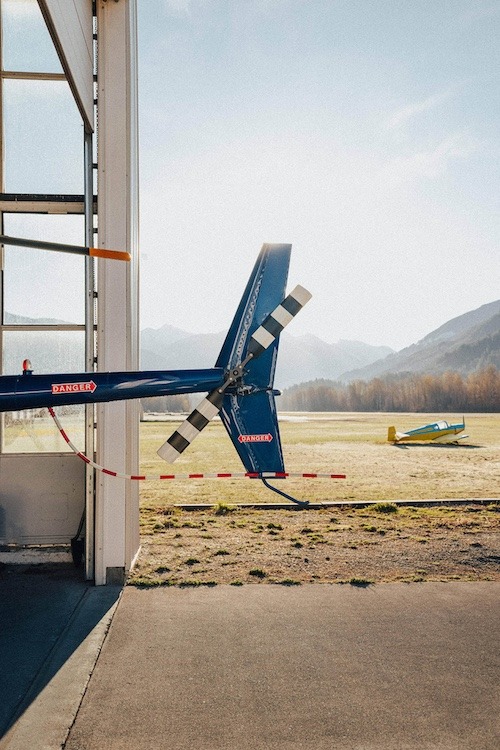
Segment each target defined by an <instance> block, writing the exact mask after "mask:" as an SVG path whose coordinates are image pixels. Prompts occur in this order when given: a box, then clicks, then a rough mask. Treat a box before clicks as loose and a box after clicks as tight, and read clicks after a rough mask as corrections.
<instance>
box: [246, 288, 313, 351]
mask: <svg viewBox="0 0 500 750" xmlns="http://www.w3.org/2000/svg"><path fill="white" fill-rule="evenodd" d="M311 297H312V294H311V293H310V292H308V291H307V289H304V287H303V286H300V285H298V286H296V287H295V289H293V290H292V291H291V292H290V294H289V295H288V296H287V297H285V299H284V300H283V302H281V303H280V304H279V305H278V307H276V308H275V309H274V310H273V311H272V313H270V314H269V315H268V316H267V318H266V319H265V320H264V322H263V323H262V325H260V326H259V328H257V330H256V331H254V332H253V334H252V335H251V337H250V342H249V344H248V354H250V355H252V357H253V358H255V357H258V356H259V355H260V354H262V352H264V351H265V350H266V349H267V348H268V347H269V346H271V344H272V343H273V341H274V340H275V339H276V338H277V337H278V336H279V335H280V333H281V331H282V330H283V328H285V326H287V325H288V324H289V323H290V321H291V320H293V318H294V317H295V316H296V315H297V313H298V312H300V310H302V308H303V307H304V305H305V304H306V303H307V302H309V300H310V299H311Z"/></svg>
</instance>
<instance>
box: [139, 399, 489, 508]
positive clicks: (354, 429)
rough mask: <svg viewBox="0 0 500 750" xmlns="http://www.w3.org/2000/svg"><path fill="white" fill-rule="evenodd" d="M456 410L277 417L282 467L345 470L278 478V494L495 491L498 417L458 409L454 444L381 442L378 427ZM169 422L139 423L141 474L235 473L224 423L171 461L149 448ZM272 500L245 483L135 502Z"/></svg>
mask: <svg viewBox="0 0 500 750" xmlns="http://www.w3.org/2000/svg"><path fill="white" fill-rule="evenodd" d="M461 416H462V415H456V414H450V415H446V414H439V415H436V414H399V413H398V414H387V413H350V412H349V413H347V412H339V413H333V414H328V413H316V414H293V415H283V419H282V421H281V423H280V430H281V436H282V442H283V450H284V455H285V465H286V469H287V471H289V472H291V473H293V472H298V473H302V472H318V473H322V472H326V473H335V474H337V473H340V474H346V477H347V478H346V479H344V480H329V479H314V480H307V479H287V480H281V481H278V482H276V485H277V486H278V487H280V488H282V489H283V490H284V491H285V492H287V493H288V494H291V495H293V496H295V497H297V498H299V499H300V500H310V501H314V502H325V501H337V500H350V501H355V500H360V501H374V502H378V501H393V500H412V499H434V498H435V499H453V498H498V497H500V416H499V415H498V414H467V415H465V420H466V433H467V434H468V435H469V438H468V439H466V440H464V441H463V442H461V443H459V445H457V446H455V445H422V444H418V445H416V444H415V445H407V446H404V445H399V446H394V445H392V444H390V443H388V442H387V428H388V427H389V425H392V424H394V425H396V427H397V428H398V429H403V430H405V429H412V428H414V427H418V426H419V425H422V424H426V423H427V422H432V421H434V420H435V419H436V418H437V417H439V418H442V419H448V420H449V421H457V420H458V419H459V418H460V417H461ZM177 424H178V422H175V421H174V422H166V423H165V422H143V423H141V467H140V470H141V473H146V474H148V475H153V476H154V475H158V476H159V475H160V474H161V473H166V472H167V471H168V472H170V471H171V472H172V473H176V474H185V473H202V472H204V473H209V472H220V471H227V472H241V471H242V470H243V469H242V466H241V463H240V461H239V458H238V456H237V454H236V451H235V450H234V448H233V446H232V444H231V441H230V440H229V438H228V436H227V435H226V432H225V429H224V427H223V426H222V424H221V423H220V422H218V421H216V422H213V423H212V424H210V425H209V426H208V427H207V428H206V430H205V431H204V432H203V433H202V434H201V435H200V436H199V437H198V438H197V439H196V440H195V441H194V443H193V444H192V445H191V446H190V448H189V449H188V450H187V451H186V452H185V453H184V454H183V455H182V456H181V458H180V459H179V460H178V461H177V462H176V464H175V465H174V467H169V468H167V465H166V464H165V463H164V462H163V461H162V460H161V459H159V458H158V456H157V455H156V450H157V449H158V448H159V446H160V445H161V444H162V443H163V441H164V440H165V439H166V438H167V437H168V436H169V435H170V434H171V432H172V431H173V430H174V429H175V427H176V426H177ZM277 500H278V496H277V495H275V494H274V493H272V492H270V491H269V490H266V488H265V487H263V486H262V484H261V482H259V481H256V480H248V479H221V480H210V479H208V480H179V481H173V482H170V481H165V480H164V481H148V482H145V483H143V485H142V486H141V503H142V505H143V506H144V507H147V506H161V505H165V506H168V505H174V504H182V503H219V502H222V503H229V504H234V503H238V502H241V503H253V502H258V503H265V502H276V501H277Z"/></svg>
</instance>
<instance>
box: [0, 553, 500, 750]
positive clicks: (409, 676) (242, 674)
mask: <svg viewBox="0 0 500 750" xmlns="http://www.w3.org/2000/svg"><path fill="white" fill-rule="evenodd" d="M42 567H43V566H42ZM42 567H40V568H39V569H38V570H35V569H31V570H26V571H25V572H20V571H11V570H9V569H6V568H3V569H2V570H1V571H0V572H1V575H0V592H1V598H0V618H1V619H0V622H1V623H2V627H1V634H0V645H1V647H2V649H1V658H0V669H1V673H2V678H3V679H2V681H1V686H2V687H1V692H0V699H1V700H0V704H1V711H2V713H1V722H2V724H1V728H2V734H3V739H2V740H0V748H2V750H7V749H8V750H21V749H22V750H26V748H28V747H29V748H30V750H59V749H60V748H62V747H64V748H65V750H120V749H127V750H128V749H129V748H130V750H143V749H144V750H146V749H147V750H165V749H166V748H168V750H183V749H184V748H186V750H187V748H189V750H196V749H198V748H199V749H200V750H201V749H203V750H226V748H227V749H228V750H229V748H231V749H232V750H233V749H234V748H238V750H257V749H261V748H262V749H264V748H266V750H275V749H276V750H278V749H279V750H297V749H298V748H307V749H309V748H311V750H313V749H314V750H326V749H327V748H328V750H347V749H349V750H417V749H418V750H498V748H499V747H500V712H499V711H498V706H499V705H500V650H499V649H498V645H497V639H498V631H499V626H500V583H493V582H492V583H488V582H485V583H459V582H457V583H424V584H385V585H377V586H371V587H368V588H356V587H353V586H340V585H304V586H300V587H299V586H297V587H293V588H292V587H290V588H287V587H282V586H272V585H268V584H264V585H261V584H256V585H251V586H243V587H240V588H237V587H232V586H217V587H214V588H211V589H207V588H196V589H176V588H172V589H154V590H139V589H135V588H132V587H130V588H126V589H125V590H124V591H123V592H121V590H120V589H119V588H113V589H110V588H107V587H100V588H95V587H92V586H89V585H88V584H86V583H84V582H83V581H81V580H80V579H79V578H78V575H77V574H75V572H74V571H71V569H70V568H69V566H67V569H66V571H64V569H63V568H61V567H59V568H58V569H53V570H52V571H50V570H47V569H45V570H42ZM63 567H64V566H63Z"/></svg>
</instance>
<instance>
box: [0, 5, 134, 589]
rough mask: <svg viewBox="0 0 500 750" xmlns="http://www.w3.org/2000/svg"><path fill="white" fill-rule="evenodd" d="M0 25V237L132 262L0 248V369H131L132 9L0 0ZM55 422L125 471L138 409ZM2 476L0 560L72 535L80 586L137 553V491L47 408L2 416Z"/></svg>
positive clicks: (58, 544) (109, 577)
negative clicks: (104, 469) (105, 469)
mask: <svg viewBox="0 0 500 750" xmlns="http://www.w3.org/2000/svg"><path fill="white" fill-rule="evenodd" d="M0 31H1V34H0V47H1V49H0V56H1V90H0V111H1V153H2V159H1V164H0V181H1V188H0V189H1V195H0V222H1V234H2V235H7V236H11V237H24V238H31V239H37V240H46V241H50V242H64V243H68V244H77V245H85V246H87V247H97V246H101V247H102V246H107V247H110V248H116V249H119V250H127V251H128V252H130V253H131V255H132V258H133V260H132V262H131V263H130V264H127V266H128V267H127V268H126V269H123V268H119V269H117V268H113V266H117V265H125V264H117V263H114V262H110V261H101V260H99V261H96V260H95V259H93V258H90V257H76V256H72V255H63V254H60V253H49V252H41V251H40V250H35V249H31V248H20V247H17V246H11V245H8V244H5V245H4V246H2V247H1V253H0V262H1V273H2V290H1V291H2V293H1V325H0V356H1V366H2V374H4V375H17V374H20V372H21V367H22V362H23V360H24V359H25V358H28V359H29V360H30V361H31V364H32V367H33V369H34V371H35V372H36V373H37V374H44V373H63V372H68V373H71V372H84V371H85V372H92V371H94V370H96V369H99V370H127V369H137V368H138V327H139V326H138V309H137V308H138V304H137V297H138V290H137V286H138V259H137V234H138V230H137V219H138V216H137V215H138V207H137V204H138V196H137V127H136V121H137V105H136V101H137V98H136V19H135V2H134V0H120V1H119V2H118V3H107V2H106V1H105V0H100V2H97V3H95V2H94V3H93V2H92V0H68V2H66V3H64V4H61V3H60V2H55V0H0ZM111 61H112V63H113V64H111ZM97 122H98V123H99V132H97V127H96V123H97ZM117 134H118V135H117ZM98 142H99V148H98V147H97V143H98ZM60 408H61V409H63V407H60ZM61 413H63V414H64V418H65V420H66V423H67V424H68V425H69V429H70V430H71V436H72V440H73V442H75V443H76V444H77V446H78V448H79V449H80V450H82V451H83V452H84V453H85V454H86V455H88V456H93V457H94V458H95V459H96V460H97V461H98V463H101V464H104V465H112V466H113V467H116V468H117V469H118V470H121V471H126V470H128V472H129V473H134V472H135V471H136V470H137V469H136V465H137V462H138V421H139V420H138V407H137V405H135V404H133V403H127V404H119V405H108V404H103V405H100V406H99V407H96V406H94V405H88V406H86V407H83V406H75V407H66V408H64V412H61ZM135 423H137V426H135ZM0 476H1V486H0V545H1V554H2V555H4V556H5V554H7V559H11V560H13V561H15V559H14V558H13V556H12V553H13V552H15V553H16V554H17V558H16V559H19V560H21V561H22V556H23V552H24V553H26V550H27V549H28V548H29V550H30V554H31V555H32V554H38V555H39V557H40V561H43V559H46V558H47V556H48V555H49V556H50V555H51V556H52V558H53V557H54V555H56V557H57V555H59V553H60V554H61V556H62V557H63V558H64V557H66V558H68V559H70V557H71V548H70V540H72V539H73V540H74V541H75V540H77V539H79V540H81V547H80V549H81V552H82V562H83V568H84V571H85V577H86V578H87V579H89V580H95V582H96V583H97V584H104V583H116V582H120V581H122V580H124V577H125V575H126V572H127V570H128V569H129V568H130V566H131V564H132V561H133V559H134V556H135V554H136V552H137V549H138V545H139V532H138V504H139V503H138V491H137V489H135V488H133V487H130V486H128V485H127V484H125V482H124V480H115V482H114V484H113V483H112V482H110V481H108V480H109V479H110V478H105V477H101V478H100V477H96V476H95V473H94V471H93V469H92V468H91V467H89V466H88V465H86V464H85V463H84V462H83V461H81V459H79V458H78V457H77V456H75V455H74V454H73V452H72V451H71V449H70V448H69V446H67V444H66V443H65V442H64V440H63V439H62V438H61V436H60V435H59V433H58V431H57V429H56V428H55V425H54V424H53V423H52V420H51V418H50V416H49V414H48V412H47V410H46V409H40V410H30V411H24V412H9V413H5V414H3V415H2V419H1V422H0ZM75 549H76V548H73V552H75Z"/></svg>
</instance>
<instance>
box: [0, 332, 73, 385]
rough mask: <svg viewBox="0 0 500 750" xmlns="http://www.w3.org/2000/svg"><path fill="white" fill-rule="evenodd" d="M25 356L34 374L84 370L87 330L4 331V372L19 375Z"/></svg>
mask: <svg viewBox="0 0 500 750" xmlns="http://www.w3.org/2000/svg"><path fill="white" fill-rule="evenodd" d="M24 359H29V360H30V361H31V364H32V367H33V372H34V373H35V375H44V374H48V373H53V372H84V371H85V333H84V331H26V330H19V331H4V332H3V374H4V375H20V374H21V372H22V363H23V360H24Z"/></svg>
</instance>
